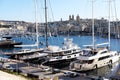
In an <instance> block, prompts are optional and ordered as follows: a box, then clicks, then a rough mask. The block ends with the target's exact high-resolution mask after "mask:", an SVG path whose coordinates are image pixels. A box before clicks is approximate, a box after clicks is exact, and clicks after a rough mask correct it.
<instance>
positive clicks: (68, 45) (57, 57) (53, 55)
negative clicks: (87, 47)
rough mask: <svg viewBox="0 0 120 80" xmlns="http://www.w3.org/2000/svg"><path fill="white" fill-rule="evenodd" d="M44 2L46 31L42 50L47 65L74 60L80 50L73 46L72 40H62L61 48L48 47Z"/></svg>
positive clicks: (46, 26)
mask: <svg viewBox="0 0 120 80" xmlns="http://www.w3.org/2000/svg"><path fill="white" fill-rule="evenodd" d="M44 2H45V28H46V29H45V30H46V49H45V50H44V53H47V54H48V56H47V58H48V59H47V60H48V63H51V62H60V61H65V60H70V59H75V58H77V57H78V56H79V55H80V53H81V49H80V47H79V46H78V45H76V44H74V43H73V42H72V40H73V39H68V38H65V39H64V44H63V46H62V47H60V46H55V45H48V36H47V35H48V33H47V30H48V23H47V6H46V3H47V2H46V0H44Z"/></svg>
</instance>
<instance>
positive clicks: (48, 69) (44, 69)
mask: <svg viewBox="0 0 120 80" xmlns="http://www.w3.org/2000/svg"><path fill="white" fill-rule="evenodd" d="M50 70H51V68H49V67H43V68H42V71H50Z"/></svg>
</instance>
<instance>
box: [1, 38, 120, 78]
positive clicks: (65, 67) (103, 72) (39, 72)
mask: <svg viewBox="0 0 120 80" xmlns="http://www.w3.org/2000/svg"><path fill="white" fill-rule="evenodd" d="M64 37H65V36H59V37H49V43H51V44H52V45H58V46H62V45H61V43H62V42H63V41H64ZM58 38H59V39H60V40H58ZM70 38H73V42H74V41H75V42H74V43H76V44H79V46H80V47H81V48H84V47H83V46H82V44H86V45H88V44H89V43H86V41H85V40H86V39H87V40H88V41H91V39H92V37H91V36H80V37H77V36H70ZM14 39H15V40H17V39H19V37H18V38H14ZM20 39H21V40H22V41H23V43H25V42H24V41H26V40H25V39H27V38H24V37H23V39H24V40H23V39H22V37H20ZM20 39H19V40H20ZM40 39H41V40H43V41H44V37H39V40H40ZM95 39H96V40H97V41H98V42H102V41H103V42H104V41H107V40H108V39H106V38H100V37H97V36H95ZM52 40H56V42H57V43H55V42H54V43H52ZM28 41H29V43H33V42H34V40H33V41H32V40H29V39H28ZM50 41H51V42H50ZM82 41H83V42H82ZM111 41H113V42H111V45H112V44H113V45H116V47H114V48H111V49H112V50H117V51H118V52H119V44H118V43H119V39H114V40H113V39H112V40H111ZM115 41H117V43H116V42H115ZM79 42H81V43H79ZM117 46H118V47H117ZM39 47H41V46H39ZM30 48H31V47H30ZM42 48H43V47H42ZM20 49H21V48H13V49H12V50H11V49H9V48H8V49H3V51H2V52H3V53H7V52H9V53H12V52H14V50H20ZM3 53H2V54H3ZM9 61H10V60H9ZM14 61H16V59H14V60H13V62H7V63H6V64H9V65H12V66H13V67H14V69H18V68H16V67H17V66H16V65H18V66H19V69H20V71H22V73H23V74H24V75H26V76H28V75H30V76H31V75H32V77H36V76H37V78H45V76H46V77H48V76H49V78H50V77H52V78H53V76H59V79H63V80H67V79H70V80H72V79H76V80H77V79H78V80H79V79H83V80H86V79H88V80H90V79H91V78H92V77H93V78H96V76H102V77H105V78H110V75H111V74H114V73H116V75H113V76H114V77H115V76H118V75H119V69H120V68H118V67H117V68H116V69H117V70H114V68H115V67H116V66H118V65H119V64H120V63H119V62H118V63H117V64H115V65H113V66H105V67H102V68H99V69H97V70H92V73H91V71H87V72H77V73H78V74H79V75H80V76H77V77H74V78H71V77H65V76H64V72H66V71H69V64H70V63H69V62H68V63H65V62H64V61H63V62H64V63H65V64H63V63H60V64H56V65H54V66H53V65H52V66H51V65H44V66H48V67H50V68H57V69H60V71H62V72H60V73H57V74H52V72H51V71H44V70H43V68H41V67H43V66H42V65H41V64H42V62H41V60H39V58H37V59H34V60H32V61H31V60H30V59H29V61H28V62H30V63H28V62H26V61H25V62H24V61H22V59H21V60H20V61H22V63H16V62H14ZM40 63H41V64H40ZM30 64H32V65H30ZM45 70H47V69H45ZM112 71H114V72H113V73H112ZM26 73H27V74H26ZM30 76H28V77H30ZM39 76H40V77H39ZM113 76H112V77H113ZM117 78H118V79H119V77H117Z"/></svg>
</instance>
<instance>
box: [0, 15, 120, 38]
mask: <svg viewBox="0 0 120 80" xmlns="http://www.w3.org/2000/svg"><path fill="white" fill-rule="evenodd" d="M94 24H95V25H94V29H95V35H99V36H102V37H106V36H107V34H108V20H107V19H104V18H101V19H94ZM110 25H111V36H112V37H114V38H116V36H117V35H119V34H120V33H119V31H120V21H111V24H110ZM38 28H39V29H38V30H39V35H40V36H44V35H45V23H38ZM0 31H1V34H2V33H6V34H10V33H11V34H16V33H18V34H27V33H34V32H35V31H36V30H35V23H32V22H25V21H6V20H0ZM91 33H92V19H82V18H80V16H79V15H77V16H74V15H69V17H68V20H65V21H63V20H62V18H61V20H60V21H54V22H48V34H49V35H56V36H57V35H67V34H69V35H91Z"/></svg>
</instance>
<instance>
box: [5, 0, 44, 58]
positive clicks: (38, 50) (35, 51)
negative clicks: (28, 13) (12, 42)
mask: <svg viewBox="0 0 120 80" xmlns="http://www.w3.org/2000/svg"><path fill="white" fill-rule="evenodd" d="M34 3H35V27H36V43H35V44H33V45H16V47H36V49H22V50H20V51H16V52H13V53H14V54H7V55H12V56H13V57H15V55H19V57H20V56H23V55H24V57H26V56H28V55H32V54H34V53H37V52H42V51H43V50H44V49H42V48H39V39H38V38H39V36H38V23H37V0H34ZM28 53H29V54H28ZM26 54H27V55H26Z"/></svg>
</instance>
